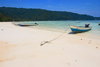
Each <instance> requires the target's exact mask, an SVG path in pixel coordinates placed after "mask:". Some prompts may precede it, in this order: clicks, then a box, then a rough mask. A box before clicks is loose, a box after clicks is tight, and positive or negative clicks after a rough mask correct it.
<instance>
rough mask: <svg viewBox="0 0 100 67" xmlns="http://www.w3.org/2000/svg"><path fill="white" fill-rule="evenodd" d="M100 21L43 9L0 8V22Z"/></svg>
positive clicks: (75, 14) (97, 18)
mask: <svg viewBox="0 0 100 67" xmlns="http://www.w3.org/2000/svg"><path fill="white" fill-rule="evenodd" d="M49 20H51V21H58V20H100V17H93V16H90V15H86V14H77V13H72V12H67V11H50V10H44V9H32V8H29V9H27V8H15V7H0V21H49Z"/></svg>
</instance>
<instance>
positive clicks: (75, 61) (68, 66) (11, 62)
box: [0, 22, 100, 67]
mask: <svg viewBox="0 0 100 67" xmlns="http://www.w3.org/2000/svg"><path fill="white" fill-rule="evenodd" d="M61 34H62V32H57V31H50V30H43V29H36V28H29V27H20V26H16V25H14V24H12V23H11V22H0V67H100V37H97V36H91V35H85V34H69V32H66V33H64V34H63V35H62V36H60V37H59V38H57V39H56V40H54V41H51V42H50V43H45V44H43V45H42V46H41V43H43V42H44V41H50V40H52V39H54V38H56V37H58V36H59V35H61Z"/></svg>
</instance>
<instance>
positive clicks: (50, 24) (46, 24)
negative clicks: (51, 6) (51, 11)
mask: <svg viewBox="0 0 100 67" xmlns="http://www.w3.org/2000/svg"><path fill="white" fill-rule="evenodd" d="M99 22H100V20H67V21H24V22H15V23H22V24H34V23H37V24H38V25H37V26H31V28H39V29H46V30H52V31H60V32H64V31H67V32H68V34H73V33H72V31H71V29H70V27H69V25H74V26H85V24H86V23H90V27H92V30H90V31H87V32H83V33H78V34H85V35H94V36H98V37H100V26H98V24H99Z"/></svg>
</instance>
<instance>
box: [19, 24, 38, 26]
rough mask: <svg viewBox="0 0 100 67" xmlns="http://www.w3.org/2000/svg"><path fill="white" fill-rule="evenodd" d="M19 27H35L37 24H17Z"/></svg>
mask: <svg viewBox="0 0 100 67" xmlns="http://www.w3.org/2000/svg"><path fill="white" fill-rule="evenodd" d="M18 25H19V26H36V25H38V24H37V23H35V24H18Z"/></svg>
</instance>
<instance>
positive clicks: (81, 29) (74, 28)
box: [69, 25, 92, 33]
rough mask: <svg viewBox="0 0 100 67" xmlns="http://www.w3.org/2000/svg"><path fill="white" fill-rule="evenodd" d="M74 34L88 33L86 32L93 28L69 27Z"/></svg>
mask: <svg viewBox="0 0 100 67" xmlns="http://www.w3.org/2000/svg"><path fill="white" fill-rule="evenodd" d="M69 26H70V28H71V30H72V32H74V33H77V32H86V31H89V30H91V28H92V27H85V26H72V25H69Z"/></svg>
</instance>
